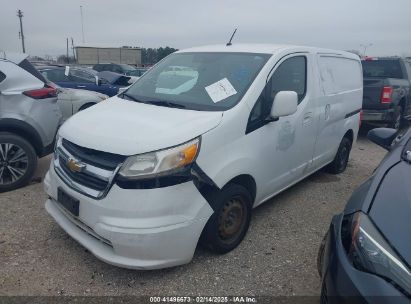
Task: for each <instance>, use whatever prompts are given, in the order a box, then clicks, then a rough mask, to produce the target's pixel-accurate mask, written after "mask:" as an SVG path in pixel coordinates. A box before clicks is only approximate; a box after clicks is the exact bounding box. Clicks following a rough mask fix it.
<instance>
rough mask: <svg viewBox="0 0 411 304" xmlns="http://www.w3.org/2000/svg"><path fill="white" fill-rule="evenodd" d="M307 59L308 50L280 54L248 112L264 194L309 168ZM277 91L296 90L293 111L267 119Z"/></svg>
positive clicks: (313, 125) (312, 128)
mask: <svg viewBox="0 0 411 304" xmlns="http://www.w3.org/2000/svg"><path fill="white" fill-rule="evenodd" d="M311 61H312V57H311V55H310V54H298V55H297V54H295V55H290V56H286V57H284V58H283V59H282V60H281V61H280V62H279V63H277V64H276V66H277V67H276V68H275V69H274V71H273V72H272V73H271V76H269V80H268V82H267V85H266V88H265V90H264V92H263V94H262V96H260V98H259V100H258V101H257V103H256V104H255V106H254V108H253V110H252V112H251V115H250V120H249V126H248V132H250V131H251V133H250V134H248V135H250V136H254V137H257V138H258V139H257V140H256V139H254V140H253V141H255V142H256V144H257V142H260V148H259V153H260V157H261V168H260V170H259V172H260V173H261V176H260V178H259V179H260V180H262V181H263V183H262V184H263V185H264V186H263V187H262V189H261V190H262V194H263V195H264V196H265V197H270V196H272V195H273V194H275V193H277V192H279V191H281V190H283V189H284V188H286V187H288V186H289V185H290V184H292V183H294V182H296V181H297V180H299V179H301V178H302V177H304V176H305V175H307V174H308V173H309V172H310V170H311V169H312V168H311V165H312V160H313V153H314V147H315V142H316V138H317V132H318V130H317V128H318V119H316V106H315V102H316V101H315V98H313V95H314V94H313V92H312V85H310V84H311V83H312V81H313V79H312V78H313V77H312V69H311V64H312V62H311ZM280 91H295V92H297V94H298V108H297V112H296V113H294V114H292V115H289V116H285V117H280V118H279V119H278V120H277V121H273V122H267V119H266V118H267V117H268V116H269V113H270V110H271V107H272V104H273V100H274V98H275V96H276V94H277V93H278V92H280ZM253 129H254V130H253ZM253 133H255V134H254V135H253Z"/></svg>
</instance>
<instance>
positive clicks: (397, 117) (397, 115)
mask: <svg viewBox="0 0 411 304" xmlns="http://www.w3.org/2000/svg"><path fill="white" fill-rule="evenodd" d="M402 112H403V111H402V107H401V106H397V107H396V108H395V110H394V113H393V114H392V121H391V122H390V123H389V124H388V127H389V128H393V129H396V130H400V129H401V127H402V120H403V117H402V114H403V113H402Z"/></svg>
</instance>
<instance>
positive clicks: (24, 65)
mask: <svg viewBox="0 0 411 304" xmlns="http://www.w3.org/2000/svg"><path fill="white" fill-rule="evenodd" d="M19 67H21V68H22V69H24V70H25V71H27V72H29V73H30V74H31V75H33V76H34V77H36V78H38V79H40V80H41V81H43V82H47V80H46V79H45V78H44V77H43V75H41V74H40V72H39V71H37V70H36V68H35V67H34V66H33V65H32V64H31V63H30V62H29V61H28V60H27V59H24V60H23V61H22V62H20V64H19Z"/></svg>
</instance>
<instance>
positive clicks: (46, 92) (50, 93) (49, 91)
mask: <svg viewBox="0 0 411 304" xmlns="http://www.w3.org/2000/svg"><path fill="white" fill-rule="evenodd" d="M23 94H24V95H26V96H28V97H31V98H34V99H44V98H51V97H56V96H57V89H56V88H52V87H50V86H48V85H45V86H44V88H41V89H36V90H30V91H25V92H23Z"/></svg>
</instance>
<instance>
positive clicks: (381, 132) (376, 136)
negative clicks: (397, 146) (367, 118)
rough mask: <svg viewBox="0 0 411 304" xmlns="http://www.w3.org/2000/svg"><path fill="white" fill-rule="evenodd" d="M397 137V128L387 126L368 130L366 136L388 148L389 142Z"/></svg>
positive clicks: (389, 147)
mask: <svg viewBox="0 0 411 304" xmlns="http://www.w3.org/2000/svg"><path fill="white" fill-rule="evenodd" d="M396 137H397V130H395V129H389V128H376V129H372V130H370V131H369V132H368V134H367V138H368V139H369V140H371V141H372V142H373V143H375V144H377V145H379V146H381V147H383V148H384V149H387V150H390V149H391V144H392V142H393V141H394V139H395V138H396Z"/></svg>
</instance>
